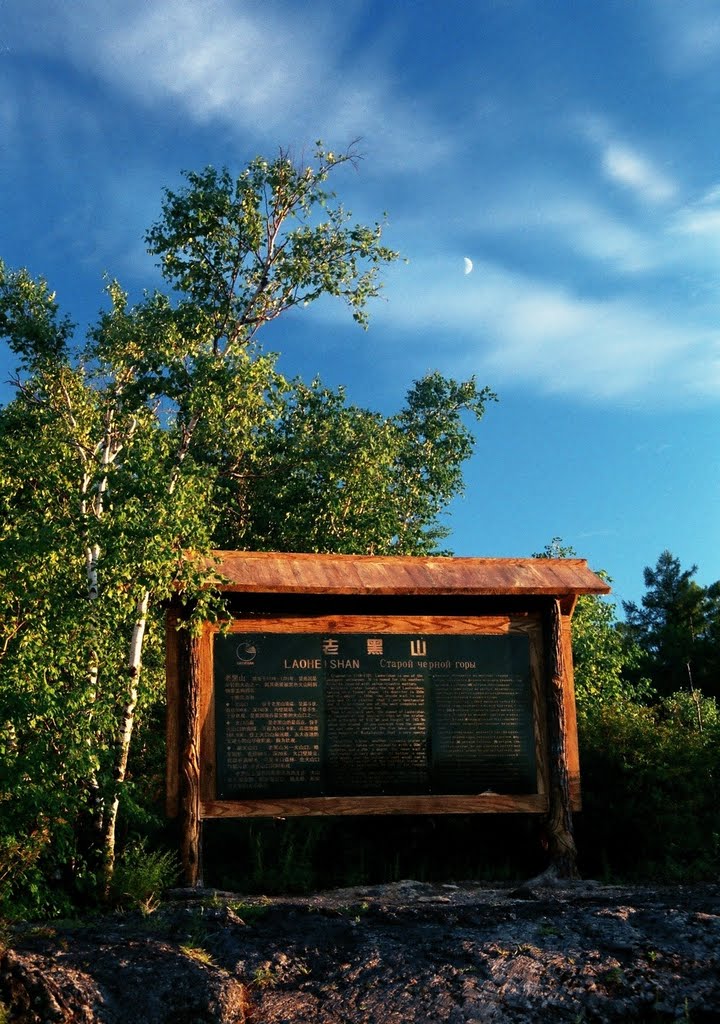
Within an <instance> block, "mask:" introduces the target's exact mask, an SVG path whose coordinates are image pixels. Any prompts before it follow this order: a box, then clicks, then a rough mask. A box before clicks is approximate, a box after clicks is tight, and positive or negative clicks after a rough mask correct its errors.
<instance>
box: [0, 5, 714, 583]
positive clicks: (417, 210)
mask: <svg viewBox="0 0 720 1024" xmlns="http://www.w3.org/2000/svg"><path fill="white" fill-rule="evenodd" d="M719 108H720V5H718V3H717V2H716V0H683V2H682V3H679V2H678V0H599V2H597V3H571V2H570V0H565V2H562V0H476V2H474V3H467V2H462V3H461V2H455V0H445V2H443V3H442V4H441V3H440V2H439V0H432V2H430V0H415V2H413V3H409V2H399V0H398V2H396V3H392V4H388V3H387V2H382V3H381V2H368V0H347V2H344V3H343V4H335V3H330V2H329V0H324V2H320V0H307V2H301V0H295V2H289V0H262V2H252V0H250V2H245V0H156V2H151V0H147V2H143V0H122V2H119V0H104V2H102V3H100V2H99V0H92V2H89V0H73V2H72V3H65V4H59V3H57V2H56V0H55V2H50V0H0V147H1V151H2V152H1V159H0V256H1V257H2V258H3V259H4V260H5V261H6V263H8V264H9V265H10V266H15V267H17V266H27V267H29V269H30V270H31V271H32V272H33V273H34V274H38V275H40V274H42V275H43V276H44V277H46V278H47V280H48V281H49V282H50V284H51V287H52V288H53V289H55V290H56V291H57V295H58V300H59V301H60V303H61V307H62V308H63V310H65V311H66V312H68V313H70V314H71V315H72V316H73V318H74V319H76V320H77V321H78V322H80V323H87V322H89V321H92V320H93V319H94V318H95V315H96V313H97V311H98V310H99V309H100V308H101V307H102V306H103V301H104V300H103V294H102V286H103V274H105V273H109V274H111V275H113V276H117V277H118V278H119V279H120V281H121V282H122V283H123V285H124V286H125V287H126V288H127V289H128V290H129V291H130V292H131V295H134V296H138V297H139V295H140V293H141V290H142V288H144V287H154V286H156V285H157V284H158V278H157V274H156V271H155V269H154V267H153V263H152V260H151V258H150V257H149V256H147V255H146V253H145V251H144V245H143V241H142V238H143V234H144V231H145V229H146V228H147V227H148V226H149V225H150V224H151V223H152V222H153V221H154V220H155V219H156V217H157V215H158V212H159V207H160V200H161V194H162V189H163V188H164V187H166V186H169V187H174V186H177V185H178V184H179V183H180V180H181V178H180V172H181V170H182V169H200V168H202V167H204V166H206V165H207V164H216V165H228V166H229V167H230V168H231V169H233V170H240V169H242V167H243V166H244V165H245V164H246V163H247V161H248V160H249V159H251V158H252V157H253V156H255V155H257V154H263V155H266V156H270V155H274V154H275V152H276V151H277V150H278V148H279V147H280V146H283V147H291V148H292V149H293V150H294V151H295V152H297V153H301V152H302V151H303V149H306V150H307V149H309V148H311V147H312V143H313V142H314V140H315V139H318V138H322V139H323V140H324V141H325V142H326V144H327V145H329V146H330V147H331V148H334V149H337V150H341V149H344V148H345V147H346V146H347V145H348V144H349V143H350V142H351V141H352V140H354V139H356V138H360V139H361V143H360V148H361V150H362V151H363V153H364V159H363V161H362V163H361V165H360V168H359V170H358V171H357V172H356V171H354V170H352V169H351V168H349V167H346V168H343V169H342V171H341V174H339V175H338V177H337V178H336V179H335V188H336V189H337V191H338V193H339V194H340V195H341V196H342V198H343V200H344V202H345V204H346V205H347V206H348V207H349V208H350V209H351V210H352V212H353V214H354V215H355V216H356V217H357V218H358V219H361V218H363V219H369V220H371V221H372V220H375V219H376V218H377V217H378V216H380V215H381V214H382V212H383V211H387V213H388V217H389V223H388V228H387V233H386V241H387V242H388V244H390V245H392V246H393V247H395V248H397V249H399V250H401V252H402V253H403V255H404V256H406V257H407V258H408V260H409V262H408V263H407V264H406V263H402V264H397V265H395V266H394V267H393V268H392V269H391V271H390V272H389V273H388V275H387V280H386V287H385V299H384V300H383V301H382V302H378V303H375V305H374V308H373V310H372V322H371V327H370V330H369V331H368V332H366V333H364V332H362V331H361V330H360V329H359V328H357V327H356V326H355V325H354V324H353V323H352V321H351V319H350V317H349V314H348V313H347V311H346V310H345V309H344V308H343V307H337V306H334V305H330V304H322V303H320V304H317V305H315V306H313V307H311V308H310V309H308V310H307V311H305V312H304V314H303V315H300V314H299V313H298V314H297V315H295V314H293V315H292V316H290V317H288V318H287V319H286V320H285V321H283V322H279V323H278V324H277V325H275V326H274V329H273V331H272V333H271V335H270V336H269V337H268V339H267V344H268V347H270V348H272V349H274V350H277V351H280V352H281V353H282V354H283V355H282V361H281V367H282V368H283V369H284V370H285V371H286V372H288V373H296V372H297V373H302V374H303V375H304V376H306V377H311V376H313V375H314V374H316V373H317V372H321V373H322V375H323V376H324V377H325V379H326V380H327V381H328V382H329V383H332V384H339V383H344V384H346V385H347V389H348V394H349V397H350V398H351V400H353V401H355V402H357V403H361V404H367V405H371V406H373V407H377V408H380V409H382V410H383V411H386V412H390V411H392V410H393V409H395V408H397V407H399V405H400V404H401V402H402V399H403V396H404V394H405V392H406V390H407V388H408V387H409V386H410V384H411V382H412V380H413V379H415V378H417V377H419V376H421V375H422V374H423V373H425V372H426V371H427V370H430V369H439V370H441V371H442V372H444V373H446V374H449V375H453V376H456V377H463V376H467V375H469V374H471V373H474V374H476V375H477V377H478V380H479V382H480V384H481V385H485V384H488V385H490V386H492V387H493V388H494V389H495V390H496V391H497V393H498V395H499V398H500V402H499V404H497V405H493V406H491V407H490V408H489V410H488V413H487V415H486V418H485V420H484V421H483V423H482V424H481V425H480V427H479V429H478V445H477V452H476V455H475V456H474V458H473V461H472V464H471V465H470V466H469V467H468V470H467V493H466V496H465V498H464V499H463V500H462V501H460V502H458V503H457V504H456V505H455V506H454V508H453V515H452V520H451V524H452V527H453V535H452V538H451V542H450V543H451V544H452V546H453V548H454V550H455V552H456V554H459V555H488V556H495V555H517V556H522V555H528V554H531V553H532V552H534V551H538V550H540V549H542V548H543V547H544V546H545V544H547V543H548V542H549V541H550V540H551V539H552V538H553V537H554V536H560V537H561V538H562V540H563V542H564V543H565V544H569V545H572V546H573V547H574V548H575V549H576V551H577V552H578V554H579V555H581V556H583V557H586V558H587V559H588V560H589V561H590V564H591V565H592V566H593V567H595V568H604V569H606V570H607V571H608V572H609V573H610V574H611V576H612V577H613V578H614V581H615V598H616V599H617V600H622V599H638V598H639V597H640V595H641V594H642V591H643V585H642V569H643V566H645V565H654V563H655V561H656V559H657V556H658V555H659V554H660V552H661V551H662V550H663V549H664V548H669V549H670V550H671V551H672V552H673V553H674V554H675V555H677V556H678V557H679V558H680V560H681V562H682V563H683V566H685V567H688V566H690V565H691V564H692V563H697V565H698V566H699V573H698V577H697V578H698V580H699V581H700V582H702V583H709V582H712V581H713V580H715V579H718V578H720V525H719V524H720V418H719V417H718V403H719V400H720V148H719V147H718V142H719V141H720V130H719V129H718V123H719V118H718V114H719V113H720V110H719ZM464 257H468V258H470V259H471V260H472V261H473V263H474V269H473V271H472V273H471V274H469V275H465V274H464V273H463V258H464ZM9 373H10V364H9V362H8V360H7V358H6V356H5V354H4V353H2V354H0V381H2V382H4V381H6V380H7V378H8V376H9ZM0 397H2V399H4V400H7V398H9V397H10V390H9V388H7V387H5V386H4V384H3V385H0Z"/></svg>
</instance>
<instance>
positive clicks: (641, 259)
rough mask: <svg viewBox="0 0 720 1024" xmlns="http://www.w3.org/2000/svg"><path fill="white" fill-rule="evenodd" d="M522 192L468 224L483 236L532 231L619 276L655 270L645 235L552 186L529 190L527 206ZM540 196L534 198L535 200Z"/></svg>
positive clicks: (651, 243)
mask: <svg viewBox="0 0 720 1024" xmlns="http://www.w3.org/2000/svg"><path fill="white" fill-rule="evenodd" d="M527 191H528V190H527V187H525V188H524V189H521V188H518V189H517V190H516V191H515V192H514V194H512V195H511V197H510V198H509V199H506V198H503V199H501V200H500V201H499V202H496V203H490V204H489V205H488V207H487V209H485V208H483V210H482V213H481V215H480V216H479V217H478V219H477V220H476V221H475V222H474V224H473V227H474V229H476V230H478V231H481V232H483V233H492V234H496V233H503V234H505V233H507V232H527V231H533V232H536V233H537V234H538V235H542V237H543V238H544V239H545V240H546V242H549V243H550V244H551V245H552V246H561V247H563V248H566V249H569V250H570V251H573V252H576V253H578V254H579V255H581V256H583V257H586V258H588V259H591V260H593V261H597V262H598V263H602V264H605V266H606V267H611V268H612V269H613V270H615V271H617V272H620V273H629V274H637V273H643V272H646V271H649V270H652V269H654V268H655V267H657V265H658V262H659V258H660V257H659V253H658V250H657V245H656V243H655V242H654V240H653V239H652V238H651V237H649V236H648V234H647V232H645V231H641V230H638V229H637V228H636V227H635V226H633V225H629V224H626V223H624V222H623V221H622V220H620V219H619V218H618V217H617V216H615V215H614V214H613V213H610V212H609V211H607V210H605V209H603V207H602V206H600V205H599V204H597V203H596V202H594V201H592V200H590V199H587V198H585V197H584V196H583V195H582V194H581V193H579V192H577V193H570V194H569V193H568V189H567V185H565V186H564V194H563V189H561V188H560V186H559V185H558V184H554V183H548V184H547V185H546V186H544V188H542V189H538V188H535V190H534V192H535V194H534V196H533V200H532V201H529V200H528V198H527ZM538 193H540V194H538Z"/></svg>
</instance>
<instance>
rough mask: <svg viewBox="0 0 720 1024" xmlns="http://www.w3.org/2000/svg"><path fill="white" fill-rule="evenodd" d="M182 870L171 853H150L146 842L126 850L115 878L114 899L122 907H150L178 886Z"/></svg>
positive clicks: (112, 897)
mask: <svg viewBox="0 0 720 1024" xmlns="http://www.w3.org/2000/svg"><path fill="white" fill-rule="evenodd" d="M179 874H180V867H179V863H178V858H177V855H176V854H175V853H174V852H172V851H170V850H148V849H147V848H146V844H145V843H144V842H137V843H133V844H130V845H128V846H127V847H126V849H125V851H124V852H123V854H122V857H121V858H120V860H119V862H118V863H117V864H116V866H115V872H114V874H113V878H112V883H111V888H110V899H111V901H112V902H114V903H115V904H117V905H119V906H127V907H146V906H147V905H148V904H149V903H151V902H153V901H155V900H157V899H159V898H160V896H162V894H163V893H164V892H165V891H166V890H167V889H169V888H170V887H171V886H173V885H175V884H177V880H178V876H179Z"/></svg>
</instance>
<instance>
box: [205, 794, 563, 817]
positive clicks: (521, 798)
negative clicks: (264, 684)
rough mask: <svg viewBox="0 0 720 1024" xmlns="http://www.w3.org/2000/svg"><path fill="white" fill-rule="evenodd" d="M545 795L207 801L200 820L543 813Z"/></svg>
mask: <svg viewBox="0 0 720 1024" xmlns="http://www.w3.org/2000/svg"><path fill="white" fill-rule="evenodd" d="M547 810H548V799H547V797H546V796H542V795H538V794H537V793H531V794H518V795H513V794H501V793H480V794H477V795H474V794H470V795H467V796H320V797H305V798H302V799H295V798H292V799H291V798H282V797H278V798H273V799H268V800H208V801H203V802H202V803H201V804H200V817H201V818H291V817H298V816H300V815H308V816H321V815H326V816H331V815H343V816H347V815H353V814H545V813H547Z"/></svg>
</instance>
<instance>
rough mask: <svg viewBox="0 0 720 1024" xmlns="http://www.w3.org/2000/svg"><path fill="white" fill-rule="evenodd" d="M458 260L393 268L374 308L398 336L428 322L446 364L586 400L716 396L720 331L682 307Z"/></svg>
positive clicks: (449, 369)
mask: <svg viewBox="0 0 720 1024" xmlns="http://www.w3.org/2000/svg"><path fill="white" fill-rule="evenodd" d="M456 262H457V261H456V260H453V261H452V263H451V262H450V260H448V261H447V262H446V263H443V264H442V265H438V263H437V262H432V261H427V260H425V261H419V262H417V263H412V264H411V265H410V266H409V267H407V268H395V269H394V270H393V272H392V275H391V279H390V281H389V283H388V287H387V298H388V299H389V302H388V303H387V304H383V305H382V306H379V307H376V308H375V309H374V311H373V314H372V315H373V318H374V320H375V321H377V322H378V323H379V324H380V325H381V326H383V327H385V326H386V325H390V326H392V327H393V328H394V329H397V330H400V331H402V332H408V333H417V332H418V330H419V329H420V328H422V329H423V330H425V331H427V330H428V328H430V329H431V333H432V334H433V336H434V337H435V338H437V339H442V345H439V346H438V348H437V349H436V352H437V353H439V354H440V355H441V358H442V359H443V360H444V361H445V362H446V364H447V365H441V369H444V370H446V371H447V372H460V373H462V372H472V371H478V372H482V374H483V375H484V377H486V378H488V379H489V380H491V381H492V382H493V383H496V384H497V383H500V382H502V381H503V380H504V381H507V380H515V381H524V382H531V383H532V384H533V385H534V386H536V387H539V388H540V389H542V390H543V391H545V392H547V393H563V394H570V395H573V396H575V397H579V398H582V399H585V400H607V401H611V402H630V403H635V402H636V401H644V402H650V403H654V402H655V401H658V400H661V399H664V398H667V396H670V395H671V396H672V400H673V401H675V402H677V401H684V402H687V401H692V400H694V399H697V398H699V397H707V396H709V395H714V396H720V329H718V328H716V327H713V326H706V325H704V324H692V323H689V322H688V321H687V319H686V318H684V313H685V311H683V312H682V313H680V314H679V315H678V316H677V319H676V320H673V317H672V315H671V313H670V312H669V311H667V310H665V311H663V310H655V309H653V308H651V307H649V306H645V305H644V304H643V303H642V301H641V300H640V299H639V298H638V299H630V298H624V297H622V298H606V299H597V298H586V297H584V296H581V295H578V294H574V293H573V292H572V291H571V290H569V289H567V288H562V287H554V286H551V285H548V284H546V283H543V282H541V281H539V280H536V279H534V278H532V277H529V276H525V275H522V274H517V273H512V272H510V271H508V270H506V269H504V268H502V267H500V266H498V265H496V264H492V263H487V262H485V263H483V262H481V261H480V260H475V269H474V272H473V274H472V275H471V277H468V278H464V277H462V274H461V272H460V271H459V270H457V269H456V268H455V263H456ZM403 275H405V276H403Z"/></svg>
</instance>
